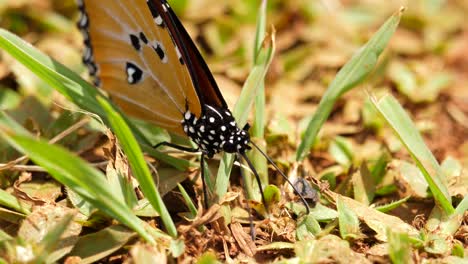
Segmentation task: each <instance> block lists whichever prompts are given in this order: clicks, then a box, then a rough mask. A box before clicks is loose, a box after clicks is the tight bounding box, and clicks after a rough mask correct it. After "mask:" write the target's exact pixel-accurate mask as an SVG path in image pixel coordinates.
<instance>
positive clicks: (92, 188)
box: [0, 115, 164, 244]
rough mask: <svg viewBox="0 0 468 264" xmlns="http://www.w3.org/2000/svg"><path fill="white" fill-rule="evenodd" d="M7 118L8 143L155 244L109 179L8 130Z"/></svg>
mask: <svg viewBox="0 0 468 264" xmlns="http://www.w3.org/2000/svg"><path fill="white" fill-rule="evenodd" d="M6 118H8V117H7V116H6V115H3V116H1V117H0V136H1V137H2V138H3V139H4V140H5V141H7V142H8V143H9V144H10V145H11V146H13V147H14V148H15V149H17V150H18V151H20V152H22V153H24V154H25V155H28V156H29V157H30V158H31V159H32V160H33V161H34V162H35V163H36V164H38V165H40V166H42V167H43V168H44V169H45V170H47V172H49V173H50V175H51V176H53V177H54V179H55V180H57V181H58V182H60V183H62V184H63V185H65V186H67V187H69V188H70V189H72V190H73V191H75V192H76V193H78V194H79V195H81V196H82V197H83V199H85V200H86V201H88V202H90V203H91V204H93V205H94V206H95V207H96V208H99V209H100V210H101V211H103V212H104V213H106V214H107V215H109V216H111V217H113V218H115V219H116V220H118V221H120V222H121V223H123V224H125V225H127V226H128V227H130V228H132V229H133V230H135V232H137V233H138V234H140V235H141V237H143V238H144V239H145V240H146V241H147V242H148V243H151V244H154V243H155V241H154V239H153V237H152V236H151V235H150V234H149V233H148V231H147V230H145V228H144V226H145V223H144V222H143V221H142V220H140V219H139V218H137V217H136V216H135V215H134V214H133V212H132V211H131V209H130V208H128V207H127V206H126V205H125V204H124V203H123V202H121V200H120V199H119V198H118V197H117V196H116V195H115V194H114V193H113V191H112V190H111V189H109V188H108V185H107V182H106V181H105V176H104V175H103V174H102V173H101V172H100V171H98V170H97V169H95V168H93V167H91V166H90V165H88V164H87V163H86V162H85V161H84V160H82V159H80V158H79V157H76V156H75V155H74V154H72V153H70V152H68V151H67V150H65V149H64V148H62V147H59V146H55V145H50V144H49V143H47V142H46V141H44V140H35V139H33V138H32V137H31V136H29V135H24V134H23V133H22V132H19V133H18V132H17V131H16V130H12V129H11V127H5V126H4V124H5V123H11V122H14V121H12V120H8V121H5V120H4V119H6ZM163 236H164V235H163Z"/></svg>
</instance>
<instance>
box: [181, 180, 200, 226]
mask: <svg viewBox="0 0 468 264" xmlns="http://www.w3.org/2000/svg"><path fill="white" fill-rule="evenodd" d="M177 187H178V188H179V191H180V193H181V194H182V197H183V198H184V200H185V204H186V205H187V207H188V209H189V214H190V215H189V217H190V219H194V218H195V217H196V216H197V213H198V210H197V207H196V206H195V204H193V202H192V199H191V198H190V196H189V194H188V193H187V191H186V190H185V189H184V187H183V186H182V185H181V184H180V183H179V184H177Z"/></svg>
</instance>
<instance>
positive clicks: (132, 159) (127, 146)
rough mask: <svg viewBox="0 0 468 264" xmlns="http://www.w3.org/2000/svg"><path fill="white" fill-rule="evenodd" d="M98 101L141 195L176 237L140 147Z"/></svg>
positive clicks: (115, 115)
mask: <svg viewBox="0 0 468 264" xmlns="http://www.w3.org/2000/svg"><path fill="white" fill-rule="evenodd" d="M98 101H99V103H100V104H101V106H102V108H103V109H104V111H105V112H106V114H107V117H108V120H109V123H110V125H111V127H112V131H113V132H114V133H115V135H116V136H117V139H118V140H119V143H120V145H121V146H122V149H123V151H124V153H125V154H126V155H127V158H128V161H129V163H130V167H131V169H132V171H133V175H134V177H135V178H136V179H137V181H138V183H140V188H141V190H142V192H143V194H144V195H145V197H146V198H147V199H148V201H149V202H150V203H151V205H152V206H153V207H154V209H155V210H156V211H157V212H158V213H159V216H160V217H161V219H162V221H163V223H164V226H165V227H166V229H167V231H168V233H169V235H171V236H172V237H177V230H176V228H175V224H174V222H173V221H172V218H171V215H170V214H169V211H168V210H167V208H166V205H165V204H164V202H163V200H162V198H161V196H160V195H159V192H158V189H157V188H156V185H155V184H154V181H153V177H152V176H151V172H150V170H149V168H148V165H147V164H146V161H145V159H144V157H143V153H142V152H141V148H140V145H138V142H137V140H136V139H135V137H134V136H133V134H132V131H131V130H130V127H129V126H128V125H127V123H126V122H125V120H124V119H123V118H122V116H121V115H119V113H118V112H117V111H116V110H115V109H114V108H113V107H112V105H111V104H109V103H108V101H106V100H104V99H103V98H98Z"/></svg>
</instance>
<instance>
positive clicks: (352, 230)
mask: <svg viewBox="0 0 468 264" xmlns="http://www.w3.org/2000/svg"><path fill="white" fill-rule="evenodd" d="M336 208H337V209H338V222H339V225H340V235H341V237H342V238H343V239H349V238H351V239H356V238H359V237H360V236H361V231H360V230H359V219H358V216H357V215H356V213H355V212H354V211H353V210H352V209H351V208H349V207H347V205H346V204H345V203H344V202H343V200H342V199H341V198H339V197H338V199H337V201H336Z"/></svg>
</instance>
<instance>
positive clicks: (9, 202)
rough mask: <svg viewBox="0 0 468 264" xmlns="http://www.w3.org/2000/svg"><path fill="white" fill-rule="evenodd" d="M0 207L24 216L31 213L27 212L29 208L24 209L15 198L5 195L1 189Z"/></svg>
mask: <svg viewBox="0 0 468 264" xmlns="http://www.w3.org/2000/svg"><path fill="white" fill-rule="evenodd" d="M0 205H1V206H5V207H8V208H10V209H13V210H15V211H17V212H20V213H23V214H25V215H28V214H30V213H31V211H30V210H29V209H30V208H27V207H25V205H24V204H21V203H20V201H19V200H18V199H17V198H16V197H15V196H13V195H11V194H9V193H7V192H6V191H4V190H2V189H0Z"/></svg>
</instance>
